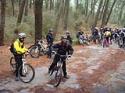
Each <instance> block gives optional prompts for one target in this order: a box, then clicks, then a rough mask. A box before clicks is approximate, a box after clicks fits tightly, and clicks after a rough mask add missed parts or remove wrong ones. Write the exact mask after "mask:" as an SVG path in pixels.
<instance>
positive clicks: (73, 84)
mask: <svg viewBox="0 0 125 93" xmlns="http://www.w3.org/2000/svg"><path fill="white" fill-rule="evenodd" d="M74 49H75V53H74V55H73V56H72V58H71V59H70V60H69V61H68V62H67V72H68V75H69V76H70V78H69V79H67V80H63V82H62V83H61V84H60V86H59V87H58V88H54V87H53V86H52V85H51V84H50V82H49V81H50V79H51V77H50V76H49V75H48V74H47V72H48V67H49V65H50V62H49V61H50V60H48V59H47V58H46V57H45V56H44V57H40V58H39V59H31V58H30V59H28V61H30V63H31V64H32V65H33V67H34V68H35V72H36V75H35V79H34V80H33V81H32V82H31V83H30V84H24V83H22V82H20V81H18V82H16V81H15V80H14V76H13V75H12V72H11V70H10V68H9V61H8V60H9V58H10V54H9V53H8V51H7V46H4V47H1V48H0V54H1V56H0V59H1V61H0V93H55V92H56V93H125V61H124V60H125V57H124V56H125V51H123V50H121V49H118V48H117V47H115V46H111V47H110V48H102V47H100V46H96V45H92V46H88V47H84V48H83V47H82V46H75V47H74Z"/></svg>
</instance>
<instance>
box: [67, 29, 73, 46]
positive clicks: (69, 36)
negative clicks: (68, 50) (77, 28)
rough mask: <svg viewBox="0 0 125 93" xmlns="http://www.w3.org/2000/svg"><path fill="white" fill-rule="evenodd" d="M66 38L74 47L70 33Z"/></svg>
mask: <svg viewBox="0 0 125 93" xmlns="http://www.w3.org/2000/svg"><path fill="white" fill-rule="evenodd" d="M66 37H67V41H68V43H69V44H71V45H72V37H71V34H70V32H69V31H66Z"/></svg>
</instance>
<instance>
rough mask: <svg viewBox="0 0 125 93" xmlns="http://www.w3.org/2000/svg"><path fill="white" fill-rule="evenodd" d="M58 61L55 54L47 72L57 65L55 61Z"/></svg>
mask: <svg viewBox="0 0 125 93" xmlns="http://www.w3.org/2000/svg"><path fill="white" fill-rule="evenodd" d="M58 61H59V56H58V55H55V57H54V59H53V62H52V64H51V65H50V68H49V72H50V71H51V70H52V69H53V68H54V67H55V66H56V65H57V62H58Z"/></svg>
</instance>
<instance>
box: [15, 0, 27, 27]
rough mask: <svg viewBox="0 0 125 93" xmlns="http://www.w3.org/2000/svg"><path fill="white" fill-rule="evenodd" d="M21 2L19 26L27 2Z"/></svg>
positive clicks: (24, 0)
mask: <svg viewBox="0 0 125 93" xmlns="http://www.w3.org/2000/svg"><path fill="white" fill-rule="evenodd" d="M20 2H21V3H20V6H19V14H18V18H17V25H19V24H20V23H21V21H22V17H23V12H24V7H25V4H26V0H21V1H20Z"/></svg>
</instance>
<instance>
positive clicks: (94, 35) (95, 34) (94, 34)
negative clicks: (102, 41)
mask: <svg viewBox="0 0 125 93" xmlns="http://www.w3.org/2000/svg"><path fill="white" fill-rule="evenodd" d="M92 37H93V42H94V43H95V44H97V40H98V42H99V32H98V28H97V27H95V28H94V29H93V30H92Z"/></svg>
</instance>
